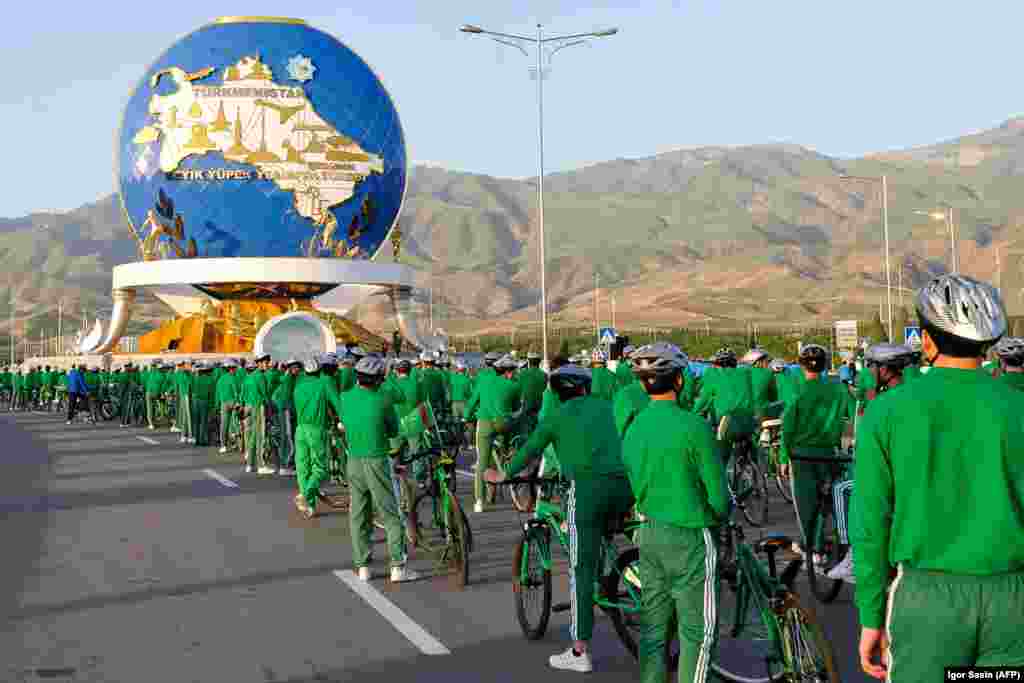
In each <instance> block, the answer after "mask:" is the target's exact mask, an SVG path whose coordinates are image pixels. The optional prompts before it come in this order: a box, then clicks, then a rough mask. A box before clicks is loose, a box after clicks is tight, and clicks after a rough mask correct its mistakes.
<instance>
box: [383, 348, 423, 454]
mask: <svg viewBox="0 0 1024 683" xmlns="http://www.w3.org/2000/svg"><path fill="white" fill-rule="evenodd" d="M385 393H386V394H387V395H389V396H390V397H391V399H392V402H393V403H394V406H395V411H396V413H397V417H398V421H399V426H400V430H399V436H401V437H402V439H403V440H404V441H405V443H406V444H407V446H408V449H409V452H410V453H416V452H418V451H419V450H420V432H419V431H418V427H417V428H414V427H413V425H412V423H413V422H414V421H406V418H407V417H409V416H410V415H412V413H413V412H414V411H415V410H416V408H417V407H419V406H420V404H422V403H423V402H424V401H425V400H426V398H427V394H426V389H425V388H424V386H423V384H422V383H421V382H419V381H418V380H417V376H416V375H413V372H412V363H411V362H410V361H409V360H408V359H406V358H401V359H399V360H398V361H397V362H396V363H395V374H394V376H393V377H391V379H390V380H389V382H388V386H387V388H386V389H385ZM403 421H404V422H403Z"/></svg>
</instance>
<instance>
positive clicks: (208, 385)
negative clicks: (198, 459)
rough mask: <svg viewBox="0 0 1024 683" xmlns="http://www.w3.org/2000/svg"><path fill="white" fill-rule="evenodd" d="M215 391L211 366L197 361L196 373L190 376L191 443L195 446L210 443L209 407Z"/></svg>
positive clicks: (211, 404)
mask: <svg viewBox="0 0 1024 683" xmlns="http://www.w3.org/2000/svg"><path fill="white" fill-rule="evenodd" d="M216 393H217V380H216V379H215V378H214V376H213V366H212V365H211V364H209V363H202V362H201V363H197V364H196V374H195V375H194V376H193V377H192V392H191V399H190V400H191V413H192V443H193V444H194V445H196V446H201V447H205V446H209V445H210V409H211V407H212V406H213V402H214V399H215V397H216Z"/></svg>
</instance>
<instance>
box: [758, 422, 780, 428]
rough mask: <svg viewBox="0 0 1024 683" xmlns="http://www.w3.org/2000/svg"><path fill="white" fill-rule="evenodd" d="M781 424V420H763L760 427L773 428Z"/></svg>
mask: <svg viewBox="0 0 1024 683" xmlns="http://www.w3.org/2000/svg"><path fill="white" fill-rule="evenodd" d="M781 426H782V420H764V421H763V422H761V427H762V428H763V429H773V428H775V427H781Z"/></svg>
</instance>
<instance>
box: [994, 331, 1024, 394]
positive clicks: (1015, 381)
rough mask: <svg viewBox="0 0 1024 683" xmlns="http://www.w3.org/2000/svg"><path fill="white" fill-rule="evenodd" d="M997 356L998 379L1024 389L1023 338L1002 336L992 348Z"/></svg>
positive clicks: (1018, 388)
mask: <svg viewBox="0 0 1024 683" xmlns="http://www.w3.org/2000/svg"><path fill="white" fill-rule="evenodd" d="M994 351H995V353H996V356H997V357H998V358H999V365H1000V373H999V377H998V379H999V381H1000V382H1002V383H1003V384H1006V385H1007V386H1010V387H1013V388H1014V389H1017V390H1018V391H1024V339H1021V338H1020V337H1003V338H1002V339H1000V340H999V343H998V344H996V346H995V349H994Z"/></svg>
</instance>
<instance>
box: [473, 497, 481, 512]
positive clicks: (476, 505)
mask: <svg viewBox="0 0 1024 683" xmlns="http://www.w3.org/2000/svg"><path fill="white" fill-rule="evenodd" d="M483 511H484V502H483V501H482V500H478V501H477V502H475V503H473V512H476V513H481V512H483Z"/></svg>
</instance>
